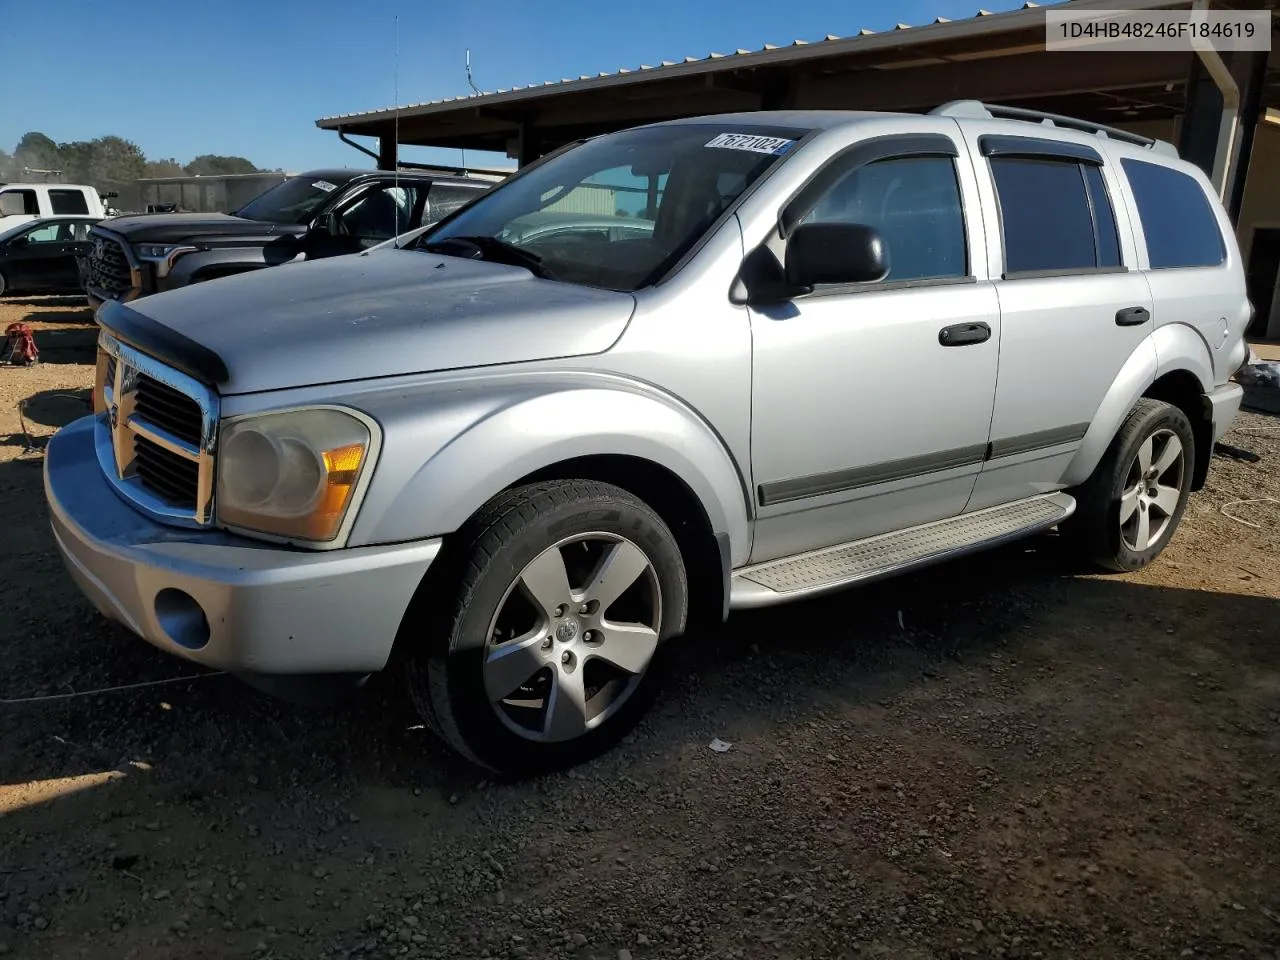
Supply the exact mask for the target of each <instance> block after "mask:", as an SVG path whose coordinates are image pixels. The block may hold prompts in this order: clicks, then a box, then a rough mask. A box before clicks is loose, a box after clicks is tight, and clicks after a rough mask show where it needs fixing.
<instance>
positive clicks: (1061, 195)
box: [991, 159, 1097, 273]
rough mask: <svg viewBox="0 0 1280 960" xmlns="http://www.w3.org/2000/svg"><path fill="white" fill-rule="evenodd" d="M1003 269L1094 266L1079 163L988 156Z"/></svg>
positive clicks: (1086, 197)
mask: <svg viewBox="0 0 1280 960" xmlns="http://www.w3.org/2000/svg"><path fill="white" fill-rule="evenodd" d="M991 172H992V174H993V175H994V177H995V181H996V191H997V193H998V194H999V197H1000V224H1001V227H1002V229H1003V231H1004V269H1005V272H1006V273H1025V272H1033V271H1043V270H1089V269H1092V268H1093V267H1095V266H1097V256H1096V251H1095V247H1094V237H1093V217H1091V216H1090V214H1089V198H1088V195H1087V194H1086V193H1085V181H1084V176H1083V175H1082V174H1081V172H1080V165H1079V164H1077V163H1075V162H1063V161H1060V160H1024V159H1016V160H1015V159H993V160H992V161H991Z"/></svg>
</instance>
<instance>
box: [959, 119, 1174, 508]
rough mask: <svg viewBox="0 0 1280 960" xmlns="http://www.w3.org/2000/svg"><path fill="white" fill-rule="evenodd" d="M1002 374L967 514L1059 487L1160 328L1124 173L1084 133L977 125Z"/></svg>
mask: <svg viewBox="0 0 1280 960" xmlns="http://www.w3.org/2000/svg"><path fill="white" fill-rule="evenodd" d="M966 135H967V137H968V139H969V142H970V144H971V146H972V147H973V148H974V150H975V153H976V157H975V159H976V160H977V161H978V165H979V177H978V180H979V183H980V184H981V189H982V192H983V206H984V210H985V214H984V216H985V219H986V221H987V223H988V224H990V225H992V228H991V229H989V230H988V239H989V244H990V247H989V250H988V253H989V256H990V258H991V273H992V276H993V277H996V278H997V279H996V282H995V287H996V292H997V295H998V297H999V303H1000V375H999V380H998V382H997V386H996V397H995V410H994V412H993V415H992V419H991V447H990V450H989V451H988V457H987V461H986V463H985V464H984V465H983V470H982V474H981V476H980V477H979V478H978V482H977V484H976V486H975V488H974V492H973V497H972V498H971V499H970V501H969V505H968V507H967V509H968V510H969V511H972V510H981V509H983V508H985V507H990V506H993V505H995V504H999V503H1005V502H1008V501H1011V500H1018V499H1021V498H1024V497H1029V496H1034V495H1035V494H1039V493H1045V492H1049V491H1052V490H1056V489H1061V487H1062V486H1063V484H1062V477H1063V475H1064V473H1065V471H1066V468H1067V466H1068V464H1069V463H1070V461H1071V458H1072V455H1073V454H1074V453H1075V451H1076V450H1077V449H1078V448H1079V446H1080V442H1081V440H1082V439H1083V438H1084V435H1085V431H1086V430H1088V428H1089V424H1090V423H1091V422H1092V420H1093V417H1094V414H1095V412H1096V411H1097V409H1098V407H1099V405H1100V404H1101V403H1102V400H1103V398H1104V397H1105V396H1106V394H1107V391H1108V390H1109V389H1110V387H1111V385H1112V383H1113V382H1114V381H1115V379H1116V376H1117V374H1119V373H1120V370H1121V368H1122V367H1123V366H1124V365H1125V362H1126V361H1127V360H1128V359H1129V357H1130V355H1132V354H1133V352H1134V351H1135V350H1138V349H1152V348H1151V347H1150V346H1149V345H1147V346H1146V347H1144V341H1145V340H1146V339H1147V337H1148V336H1149V335H1150V334H1151V331H1152V329H1153V323H1154V321H1153V318H1152V297H1151V291H1150V288H1149V286H1148V285H1147V282H1146V278H1145V277H1144V276H1143V274H1142V272H1141V270H1140V269H1139V268H1138V261H1137V256H1136V250H1135V246H1134V241H1133V231H1132V230H1131V229H1130V225H1129V220H1128V214H1127V211H1126V208H1125V206H1124V204H1122V203H1117V202H1116V199H1115V198H1117V197H1120V196H1122V193H1121V184H1120V178H1119V175H1118V172H1117V171H1116V170H1115V169H1113V168H1112V167H1111V166H1109V165H1108V164H1107V163H1106V161H1105V158H1104V155H1103V153H1102V152H1101V151H1100V150H1099V149H1098V147H1097V146H1095V145H1094V144H1091V143H1089V142H1088V141H1089V140H1090V139H1093V138H1090V137H1088V136H1087V135H1078V136H1076V135H1071V134H1064V137H1071V139H1062V140H1059V139H1050V138H1048V137H1043V138H1042V137H1038V136H1034V135H1028V136H1022V135H1016V136H1015V135H1010V134H1009V133H1008V127H1007V126H1006V125H1003V124H975V125H973V126H970V127H967V129H966Z"/></svg>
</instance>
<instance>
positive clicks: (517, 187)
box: [412, 123, 808, 291]
mask: <svg viewBox="0 0 1280 960" xmlns="http://www.w3.org/2000/svg"><path fill="white" fill-rule="evenodd" d="M807 132H808V131H806V130H795V129H781V128H777V127H763V126H755V125H742V124H733V125H731V126H730V125H724V124H717V123H707V124H702V123H699V124H671V125H668V126H655V127H644V128H640V129H636V130H627V131H623V132H620V133H614V134H609V135H607V136H603V137H599V138H597V139H595V140H591V141H588V142H587V143H584V144H582V145H581V146H577V147H574V148H572V149H570V150H568V151H566V152H565V153H563V154H561V155H560V156H558V157H553V158H552V159H550V160H548V161H546V162H545V163H543V164H541V165H540V166H538V167H536V168H534V169H532V170H530V171H529V172H528V173H526V174H523V175H521V176H519V177H517V178H515V179H513V180H511V181H510V182H508V183H506V184H503V185H502V186H500V187H496V188H494V189H493V190H492V191H491V192H489V193H487V194H485V195H484V196H481V197H479V198H478V199H476V200H475V201H473V202H472V203H471V204H470V205H469V206H468V207H467V208H465V209H464V210H463V211H461V212H460V213H459V214H458V215H457V216H455V217H454V218H453V219H451V220H447V221H445V222H444V223H442V224H441V225H440V226H439V227H437V228H435V229H434V230H429V231H427V232H426V233H425V234H423V235H422V236H421V237H419V238H418V240H417V241H416V242H415V243H414V244H412V246H413V247H416V248H417V249H424V250H436V251H439V252H447V253H458V254H459V255H463V256H466V255H470V256H480V257H483V258H485V259H494V260H503V259H505V260H506V261H507V262H512V263H519V264H521V265H524V266H529V268H530V269H531V270H533V272H534V273H536V274H538V275H539V276H543V277H549V278H552V279H556V280H564V281H567V282H570V283H581V284H585V285H588V286H595V287H604V288H607V289H611V290H626V291H631V290H637V289H639V288H640V287H642V286H645V285H646V284H648V283H652V282H653V281H654V280H655V279H656V278H657V277H659V276H660V275H661V274H662V272H664V271H665V270H666V269H668V268H669V267H670V266H671V265H672V264H674V263H675V262H676V261H677V260H679V259H680V257H682V256H683V255H684V254H685V252H686V251H688V250H689V249H690V248H691V247H692V246H693V245H694V244H695V243H697V241H698V240H699V239H701V237H702V236H703V235H704V234H705V233H706V231H707V229H708V228H709V227H710V226H711V225H712V224H713V223H714V222H715V221H716V220H717V219H718V218H719V216H720V214H721V213H723V212H724V211H725V210H726V209H727V208H728V207H729V206H730V205H731V204H732V203H734V201H736V200H737V199H738V197H739V196H740V195H741V194H742V192H743V191H744V190H746V188H747V187H748V186H750V185H751V184H752V183H753V182H755V181H756V180H757V179H759V178H760V177H761V176H762V175H763V174H764V173H765V172H766V171H768V170H770V169H771V168H772V167H774V166H775V165H777V164H778V163H780V162H781V161H782V158H783V157H784V156H786V154H787V153H788V152H789V151H790V150H791V148H792V147H793V146H794V145H795V143H796V141H797V140H798V139H800V138H801V137H802V136H804V135H805V133H807ZM477 241H478V242H477Z"/></svg>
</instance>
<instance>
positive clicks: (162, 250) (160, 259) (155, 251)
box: [133, 243, 197, 277]
mask: <svg viewBox="0 0 1280 960" xmlns="http://www.w3.org/2000/svg"><path fill="white" fill-rule="evenodd" d="M196 249H197V248H196V247H192V246H188V245H186V244H162V243H139V244H138V245H137V246H135V247H134V248H133V250H134V253H136V254H137V255H138V259H140V260H146V261H147V262H149V263H154V264H155V265H156V273H157V274H159V275H160V276H162V277H167V276H168V275H169V271H170V270H172V269H173V261H175V260H177V259H178V258H179V257H180V256H182V255H183V254H184V253H195V252H196Z"/></svg>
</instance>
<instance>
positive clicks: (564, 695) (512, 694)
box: [401, 480, 688, 775]
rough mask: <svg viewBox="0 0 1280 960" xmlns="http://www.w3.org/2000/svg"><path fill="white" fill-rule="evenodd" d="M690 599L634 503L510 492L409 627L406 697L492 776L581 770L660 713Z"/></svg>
mask: <svg viewBox="0 0 1280 960" xmlns="http://www.w3.org/2000/svg"><path fill="white" fill-rule="evenodd" d="M687 593H688V587H687V578H686V573H685V568H684V563H683V561H682V559H681V555H680V551H679V548H678V547H677V546H676V543H675V538H674V537H673V536H672V534H671V531H670V530H669V529H668V527H667V525H666V524H665V523H664V522H663V521H662V519H661V518H660V517H659V516H658V515H657V514H656V513H655V512H654V511H653V510H651V509H650V508H649V507H648V506H647V505H646V504H644V503H643V502H641V501H640V500H638V499H637V498H636V497H634V496H632V495H631V494H629V493H627V492H626V491H625V490H622V489H620V488H618V487H614V486H610V485H608V484H603V483H596V482H590V481H581V480H571V481H559V482H550V483H541V484H534V485H530V486H527V487H522V488H517V489H514V490H510V491H507V492H505V493H503V494H501V495H500V496H498V497H497V498H495V499H494V500H493V501H491V502H490V504H489V505H488V506H486V507H485V508H484V509H482V510H481V511H480V513H479V514H477V516H476V517H475V518H473V519H472V520H471V521H470V522H469V523H468V524H467V525H466V527H465V528H464V529H463V530H461V531H459V534H458V537H457V540H456V542H455V543H453V544H452V545H451V556H450V558H449V559H447V560H445V567H444V569H443V571H441V572H440V573H439V575H438V576H437V577H435V578H432V577H429V578H428V582H427V583H425V584H424V587H423V590H421V591H420V596H419V597H418V598H416V600H415V611H414V612H413V613H412V614H411V615H410V616H409V617H408V618H406V628H405V629H406V631H407V633H406V634H405V635H403V636H402V638H401V640H402V643H403V644H404V645H405V646H406V647H407V663H406V672H407V675H408V680H409V690H410V695H411V696H412V698H413V700H414V703H415V705H416V706H417V708H418V711H419V712H420V713H421V714H422V716H423V717H424V719H425V720H426V722H427V723H428V725H429V726H431V727H432V728H433V729H434V730H435V732H436V733H437V734H439V735H440V736H441V737H442V738H443V739H444V740H445V741H446V742H447V743H448V744H449V745H450V746H451V747H453V748H454V750H456V751H457V752H458V753H460V754H462V755H463V756H465V757H467V758H468V759H470V760H471V761H473V762H475V763H477V764H479V765H481V766H484V767H487V768H488V769H491V770H493V771H496V772H499V773H506V774H517V775H520V774H529V773H537V772H541V771H545V770H551V769H556V768H559V767H563V766H567V765H570V764H573V763H578V762H581V761H583V760H585V759H587V758H589V757H591V756H593V755H595V754H597V753H599V752H601V751H602V750H604V749H605V748H607V747H608V746H610V745H612V744H613V743H614V742H615V741H616V740H618V739H619V738H620V737H622V736H623V735H624V734H625V733H626V732H627V731H628V730H630V729H631V728H632V727H633V726H634V725H635V723H636V722H637V721H638V720H639V719H640V717H642V716H643V715H644V713H645V711H646V710H647V709H648V707H649V705H650V704H651V703H652V701H653V699H654V696H655V694H656V691H657V687H658V684H659V675H660V669H661V657H662V654H663V652H664V650H663V645H664V642H665V641H666V640H668V639H669V638H671V637H672V636H674V635H676V634H677V633H679V632H680V631H682V630H683V629H684V624H685V617H686V608H687V605H688V597H687Z"/></svg>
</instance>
